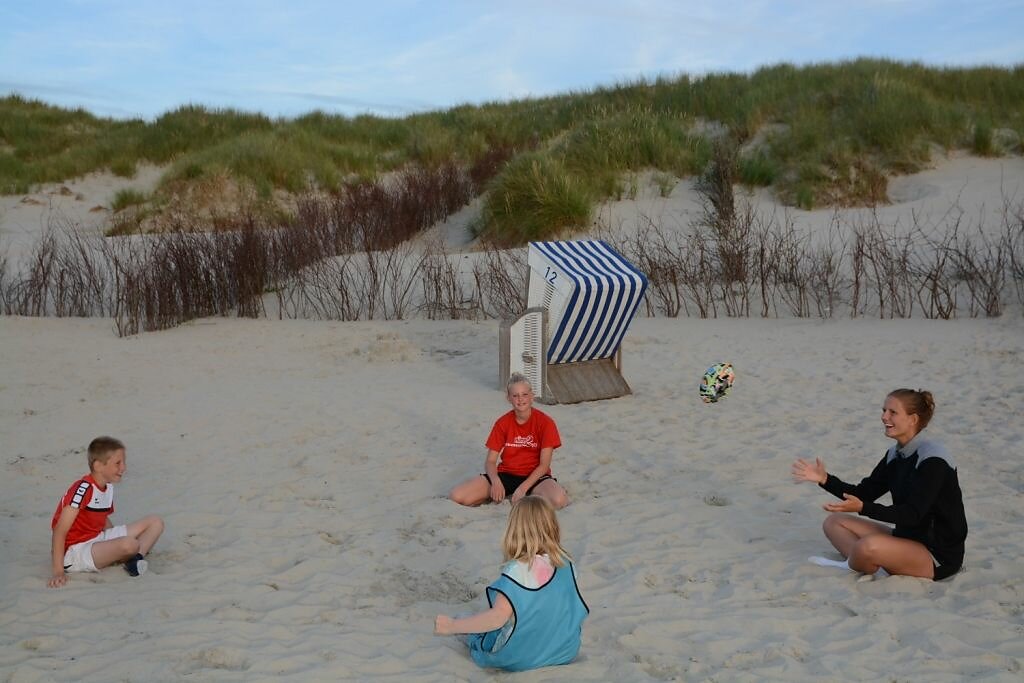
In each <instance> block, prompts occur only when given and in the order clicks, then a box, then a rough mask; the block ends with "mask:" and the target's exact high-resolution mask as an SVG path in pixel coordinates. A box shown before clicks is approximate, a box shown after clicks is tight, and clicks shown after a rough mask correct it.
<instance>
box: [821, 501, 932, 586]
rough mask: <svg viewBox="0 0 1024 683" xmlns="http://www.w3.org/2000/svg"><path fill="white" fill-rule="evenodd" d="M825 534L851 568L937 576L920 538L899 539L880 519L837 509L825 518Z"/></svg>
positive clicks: (929, 555) (868, 572) (907, 574)
mask: <svg viewBox="0 0 1024 683" xmlns="http://www.w3.org/2000/svg"><path fill="white" fill-rule="evenodd" d="M822 527H823V528H824V530H825V536H827V537H828V540H829V541H830V542H831V543H832V545H833V546H835V549H836V550H838V551H839V552H840V553H842V555H843V557H845V558H846V559H847V560H849V562H850V568H851V569H854V570H856V571H859V572H863V573H865V574H874V573H875V572H876V571H878V568H879V567H882V568H883V569H885V571H887V572H889V573H890V574H902V575H904V576H918V577H921V578H924V579H931V578H934V577H935V563H934V562H933V561H932V556H931V553H929V552H928V549H927V548H925V547H924V546H923V545H922V544H920V543H918V542H917V541H911V540H909V539H906V538H896V537H894V536H893V535H892V529H891V528H890V527H888V526H886V525H884V524H881V523H879V522H874V521H871V520H869V519H861V518H860V517H854V516H853V515H847V514H844V513H841V512H834V513H832V514H831V515H829V516H828V517H826V518H825V522H824V524H822Z"/></svg>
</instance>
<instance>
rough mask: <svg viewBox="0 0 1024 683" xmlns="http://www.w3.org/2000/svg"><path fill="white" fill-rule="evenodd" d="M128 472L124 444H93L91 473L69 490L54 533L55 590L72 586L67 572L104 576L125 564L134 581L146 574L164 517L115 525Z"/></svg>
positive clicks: (55, 519)
mask: <svg viewBox="0 0 1024 683" xmlns="http://www.w3.org/2000/svg"><path fill="white" fill-rule="evenodd" d="M125 469H126V465H125V452H124V444H123V443H121V442H120V441H118V440H117V439H114V438H112V437H109V436H101V437H98V438H96V439H93V440H92V443H90V444H89V474H87V475H85V476H84V477H82V478H81V479H79V480H78V481H76V482H75V483H74V484H72V485H71V488H69V489H68V490H67V493H65V494H64V497H63V498H61V499H60V503H58V504H57V510H56V511H55V512H54V513H53V520H52V521H51V522H50V527H51V528H52V529H53V542H52V546H51V547H52V552H53V576H52V577H50V580H49V581H48V582H47V585H49V586H50V588H59V587H60V586H63V585H64V584H65V583H67V580H68V577H67V573H66V572H98V571H99V570H100V569H103V568H104V567H107V566H110V565H112V564H114V563H115V562H124V568H125V570H126V571H127V572H128V575H129V576H140V575H142V574H143V573H144V572H145V571H146V560H145V559H144V558H145V556H146V553H148V552H149V550H150V548H152V547H153V545H154V544H156V541H157V539H158V538H160V534H161V533H163V530H164V522H163V520H162V519H160V518H159V517H155V516H150V517H143V518H142V519H140V520H139V521H137V522H132V523H131V524H128V525H127V526H125V525H120V526H113V525H111V523H110V515H111V514H113V512H114V484H115V483H119V482H120V481H121V477H122V476H124V473H125Z"/></svg>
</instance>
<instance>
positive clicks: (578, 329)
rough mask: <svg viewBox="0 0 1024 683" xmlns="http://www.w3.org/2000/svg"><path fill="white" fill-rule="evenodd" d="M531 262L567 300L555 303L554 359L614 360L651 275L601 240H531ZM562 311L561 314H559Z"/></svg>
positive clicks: (551, 359)
mask: <svg viewBox="0 0 1024 683" xmlns="http://www.w3.org/2000/svg"><path fill="white" fill-rule="evenodd" d="M529 262H530V265H531V267H532V269H533V271H534V272H535V273H537V275H538V276H540V277H543V278H544V280H545V282H546V283H547V284H548V285H550V286H549V289H548V291H549V292H556V291H557V297H558V298H565V299H566V300H565V302H564V307H562V306H561V305H559V304H560V302H558V301H554V300H553V301H552V302H551V305H550V307H549V319H548V328H549V330H550V339H551V342H550V344H549V346H548V354H547V356H548V362H549V363H571V362H574V361H582V360H594V359H597V358H610V357H611V356H613V355H614V354H615V352H616V351H618V349H619V344H621V343H622V338H623V337H624V336H625V335H626V330H627V329H628V328H629V323H630V321H631V320H632V319H633V315H634V314H635V313H636V309H637V307H638V306H639V305H640V302H641V301H642V300H643V297H644V292H645V291H646V289H647V277H646V276H645V275H644V274H643V273H641V272H640V271H639V270H637V269H636V268H635V267H634V266H633V264H631V263H630V262H629V261H627V260H626V259H624V258H623V257H622V255H621V254H619V252H617V251H615V250H614V249H612V247H611V246H609V245H608V244H607V243H606V242H604V241H601V240H586V241H579V242H531V243H530V256H529ZM559 312H561V315H560V316H559Z"/></svg>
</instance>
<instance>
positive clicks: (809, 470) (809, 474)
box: [790, 458, 828, 484]
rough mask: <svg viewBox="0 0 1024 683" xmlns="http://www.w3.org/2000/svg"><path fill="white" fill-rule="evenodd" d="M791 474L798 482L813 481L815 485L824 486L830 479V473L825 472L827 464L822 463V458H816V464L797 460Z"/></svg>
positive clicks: (800, 459) (801, 459)
mask: <svg viewBox="0 0 1024 683" xmlns="http://www.w3.org/2000/svg"><path fill="white" fill-rule="evenodd" d="M790 472H792V474H793V479H794V480H796V481H797V482H801V481H813V482H814V483H815V484H824V483H825V481H826V480H827V479H828V472H826V471H825V463H823V462H822V461H821V458H815V459H814V462H807V461H806V460H804V459H803V458H797V459H796V462H795V463H793V467H792V469H791V470H790Z"/></svg>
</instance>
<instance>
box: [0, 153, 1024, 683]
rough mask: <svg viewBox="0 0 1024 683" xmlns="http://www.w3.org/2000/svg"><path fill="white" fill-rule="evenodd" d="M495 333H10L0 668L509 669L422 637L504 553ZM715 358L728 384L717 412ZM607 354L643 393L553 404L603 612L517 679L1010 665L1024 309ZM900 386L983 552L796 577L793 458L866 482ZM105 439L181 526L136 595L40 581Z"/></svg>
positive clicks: (1023, 505) (762, 325) (89, 323)
mask: <svg viewBox="0 0 1024 683" xmlns="http://www.w3.org/2000/svg"><path fill="white" fill-rule="evenodd" d="M968 161H969V162H970V163H974V161H971V160H968ZM1003 161H1004V162H1006V163H1010V162H1012V163H1014V164H1018V165H1019V162H1018V161H1017V160H1010V162H1007V160H1003ZM963 163H968V162H963ZM980 163H983V162H980ZM984 167H985V168H989V167H988V166H984ZM914 180H915V179H910V180H908V182H913V181H914ZM916 180H917V181H919V182H920V183H921V184H923V185H929V184H931V185H936V184H938V185H940V186H941V183H936V182H935V179H933V178H926V179H924V180H922V179H920V178H918V179H916ZM940 180H941V179H940ZM949 182H951V183H952V184H953V185H954V186H960V185H962V183H956V182H954V181H949ZM1018 182H1019V180H1018ZM986 187H987V185H986ZM681 192H685V188H683V189H679V190H677V191H676V192H674V193H673V195H675V194H677V193H681ZM943 192H946V191H945V190H943ZM918 195H921V193H920V192H918V193H917V194H916V195H915V194H914V193H913V192H911V193H910V194H909V195H908V197H909V196H915V197H917V199H908V201H926V200H927V197H926V196H923V195H922V196H918ZM939 196H940V197H941V198H944V199H945V200H947V203H948V199H949V197H948V194H943V193H940V195H939ZM667 199H668V200H671V199H672V197H669V198H667ZM961 200H962V201H963V197H961ZM635 201H637V202H639V201H643V198H641V199H638V200H635ZM649 201H659V200H655V199H650V200H649ZM637 206H638V205H637V204H634V205H633V206H632V207H629V206H627V205H625V204H622V205H620V206H618V209H620V210H622V211H626V212H628V211H630V210H632V212H633V214H634V215H635V214H637V213H638V212H639V211H640V209H638V208H637ZM809 213H813V212H809ZM444 231H445V232H446V234H453V233H454V232H456V231H453V230H451V229H450V228H444ZM453 239H455V240H456V241H458V238H457V236H456V237H453ZM497 332H498V322H497V321H482V322H469V321H436V322H435V321H427V320H412V321H403V322H376V321H373V322H358V323H335V322H318V321H284V322H279V321H273V320H258V321H250V320H238V319H205V320H199V321H196V322H193V323H190V324H186V325H182V326H180V327H178V328H175V329H172V330H168V331H164V332H158V333H146V334H140V335H137V336H133V337H129V338H124V339H119V338H117V336H116V335H115V334H114V332H113V325H112V323H111V321H110V320H102V319H90V320H81V319H64V320H57V319H32V318H11V317H4V318H0V358H2V361H0V434H2V436H3V444H4V448H3V453H2V460H0V581H2V584H0V585H2V586H3V588H2V590H0V681H11V682H22V681H178V680H198V681H264V680H293V681H320V680H392V681H476V680H490V679H492V678H494V676H493V675H492V674H491V673H489V672H485V671H483V670H480V669H478V668H477V667H476V666H475V665H474V664H473V663H472V662H471V660H470V659H469V657H468V654H467V652H466V650H465V648H464V646H462V644H461V643H460V642H459V641H458V640H456V639H455V638H441V637H436V636H434V635H432V632H431V631H432V625H433V618H434V616H435V615H436V614H438V613H448V614H458V613H467V612H471V611H475V610H478V609H480V608H481V607H482V606H483V605H484V598H483V590H484V587H485V586H486V585H487V584H488V583H490V582H491V581H492V580H493V579H494V578H495V577H496V572H497V569H498V567H499V565H500V562H501V555H500V548H499V541H500V535H501V533H502V531H503V529H504V524H505V519H506V516H507V512H508V507H507V506H506V505H489V506H484V507H481V508H477V509H469V508H462V507H459V506H456V505H455V504H453V503H451V502H450V501H448V500H446V498H445V495H446V493H447V491H448V489H449V488H450V486H451V485H452V484H454V483H456V482H458V481H461V480H462V479H464V478H465V477H467V476H470V475H472V474H474V473H476V472H479V471H480V468H481V466H482V463H483V458H484V447H483V441H484V439H485V438H486V436H487V433H488V430H489V428H490V426H491V424H492V422H493V420H494V419H495V418H496V417H497V416H498V415H499V414H500V413H501V412H502V411H504V410H506V409H507V404H506V403H505V402H504V396H503V393H502V392H501V391H500V390H499V389H498V387H497V377H496V374H497V364H498V359H497ZM716 361H729V362H732V363H733V364H734V365H735V367H736V371H737V383H736V387H735V388H734V390H733V392H732V394H731V395H730V396H729V397H728V398H727V399H726V400H724V401H722V402H720V403H717V404H704V403H702V402H701V401H700V399H699V397H698V391H697V383H698V381H699V379H700V376H701V374H702V373H703V370H704V368H705V367H706V366H707V365H709V364H710V363H712V362H716ZM624 363H625V376H626V378H627V380H628V381H629V383H630V384H631V386H632V388H633V392H634V393H633V395H631V396H627V397H623V398H619V399H615V400H610V401H600V402H593V403H585V404H579V405H563V406H551V407H550V408H544V409H545V410H547V412H549V414H551V415H552V416H553V417H554V418H555V420H556V421H557V422H558V425H559V428H560V431H561V434H562V441H563V443H564V446H563V447H562V448H561V449H559V450H558V451H556V454H555V458H554V472H555V475H556V476H557V477H558V478H559V480H560V482H561V483H562V484H564V486H565V488H566V489H567V490H568V492H569V494H570V496H571V497H572V499H573V502H572V504H571V505H570V506H569V507H568V508H566V509H565V510H564V511H562V512H561V513H560V519H561V523H562V528H563V536H564V541H565V545H566V546H567V547H568V549H569V550H570V551H571V552H572V553H573V554H574V555H575V557H576V559H577V564H578V568H579V574H580V585H581V589H582V592H583V595H584V597H585V599H586V600H587V602H588V604H589V606H590V609H591V614H590V617H589V619H588V620H587V621H586V623H585V624H584V630H583V647H582V650H581V653H580V657H579V659H578V661H577V662H575V663H574V664H572V665H570V666H568V667H557V668H551V669H543V670H539V671H535V672H527V673H523V674H517V675H515V676H514V678H515V680H516V681H662V680H686V681H762V680H790V681H821V680H870V681H878V680H885V681H891V680H895V681H906V680H913V681H917V680H922V681H924V680H928V681H960V680H964V679H967V678H971V679H979V680H985V681H1019V680H1020V679H1021V677H1022V675H1024V674H1022V665H1024V595H1022V590H1021V587H1020V580H1021V577H1022V576H1024V527H1022V524H1024V465H1022V456H1024V438H1022V437H1024V427H1022V422H1021V418H1020V416H1021V412H1022V408H1021V407H1022V406H1024V317H1022V315H1021V311H1020V309H1019V307H1018V308H1013V310H1011V311H1008V312H1007V313H1006V314H1005V315H1004V316H1003V317H1001V318H998V319H991V320H988V319H959V320H952V321H927V320H918V319H909V320H876V319H856V320H849V319H834V320H826V321H821V320H807V319H805V320H796V319H773V320H761V319H756V318H754V319H740V320H737V319H719V320H697V319H693V318H690V319H685V318H684V319H663V318H659V319H646V318H641V319H638V320H637V321H635V322H634V324H633V326H632V327H631V330H630V333H629V334H628V335H627V336H626V340H625V344H624ZM898 386H911V387H924V388H927V389H929V390H931V391H932V392H934V394H935V396H936V399H937V402H938V412H937V415H936V417H935V420H934V423H933V426H932V427H931V428H930V431H931V432H932V433H933V435H934V436H935V437H937V438H939V439H940V440H942V441H944V442H945V443H946V445H947V446H948V447H949V449H950V451H951V452H952V453H953V455H954V457H955V459H956V461H957V464H958V467H959V475H960V481H961V484H962V487H963V490H964V497H965V505H966V509H967V518H968V522H969V525H970V535H969V537H968V540H967V556H966V561H965V569H964V571H962V572H961V573H960V574H958V575H956V576H955V577H954V578H952V579H951V580H948V581H944V582H939V583H932V582H928V581H924V580H920V579H913V578H908V577H890V578H886V579H882V580H876V581H871V582H858V581H857V576H856V575H855V574H853V573H847V572H843V571H839V570H836V569H831V568H823V567H817V566H815V565H812V564H810V563H808V562H807V558H808V557H809V556H811V555H825V556H828V557H836V555H835V553H834V552H833V551H831V549H830V546H829V545H828V543H827V541H826V540H825V538H824V536H823V535H822V533H821V529H820V525H821V521H822V520H823V518H824V516H825V513H824V512H823V511H822V510H821V505H822V504H823V503H824V502H826V501H827V500H828V499H829V496H828V495H827V494H825V493H824V492H822V491H820V490H817V489H816V488H815V487H813V486H811V485H808V484H795V483H793V482H792V481H791V480H790V477H789V466H790V463H791V462H792V460H793V459H794V458H795V457H797V456H802V457H814V456H819V457H822V458H823V459H824V460H825V462H826V464H827V465H828V467H829V469H830V471H833V472H835V473H837V474H839V475H840V476H842V477H844V478H846V479H852V480H856V479H858V478H859V477H861V476H866V475H867V473H868V472H869V471H870V469H871V467H872V466H873V465H874V463H875V462H876V461H877V460H878V458H879V457H880V456H881V454H882V452H883V451H884V449H885V448H886V447H887V446H888V445H889V443H890V442H888V441H887V440H886V439H885V437H884V434H883V432H882V427H881V424H880V422H879V419H878V418H879V410H880V407H881V403H882V400H883V399H884V396H885V394H886V392H888V391H889V390H891V389H893V388H895V387H898ZM99 434H111V435H114V436H117V437H119V438H121V439H123V440H124V441H125V442H126V443H127V445H128V472H127V474H126V476H125V479H124V482H123V484H122V485H121V486H120V487H119V488H118V494H117V495H118V498H117V515H116V518H117V520H119V521H124V520H129V519H133V518H136V517H140V516H142V515H145V514H159V515H161V516H162V517H163V518H164V520H165V521H166V524H167V531H166V532H165V534H164V536H163V538H162V539H161V540H160V542H159V544H158V545H157V546H156V548H155V549H154V551H153V552H152V553H151V555H150V558H149V559H150V569H149V572H148V573H147V574H146V575H144V576H143V577H141V578H138V579H132V578H129V577H128V576H127V575H126V574H125V573H124V571H123V570H122V569H120V568H118V567H112V568H109V569H106V570H104V571H103V572H101V573H99V574H94V575H74V576H72V578H71V580H70V581H69V584H68V585H67V586H66V587H65V588H62V589H59V590H54V589H49V588H47V587H46V579H47V577H48V572H49V536H50V531H49V522H50V517H51V515H52V514H53V509H54V506H55V505H56V503H57V500H58V498H59V496H60V495H61V494H62V493H63V492H64V490H65V489H66V488H67V486H68V485H70V484H71V482H72V481H74V479H75V478H76V477H77V476H80V475H81V474H83V473H84V472H85V471H86V463H85V455H84V448H85V446H86V445H87V443H88V441H89V440H90V439H91V438H92V437H94V436H97V435H99ZM497 678H498V679H499V680H506V679H509V680H511V679H512V678H513V677H512V676H511V675H499V676H497Z"/></svg>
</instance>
